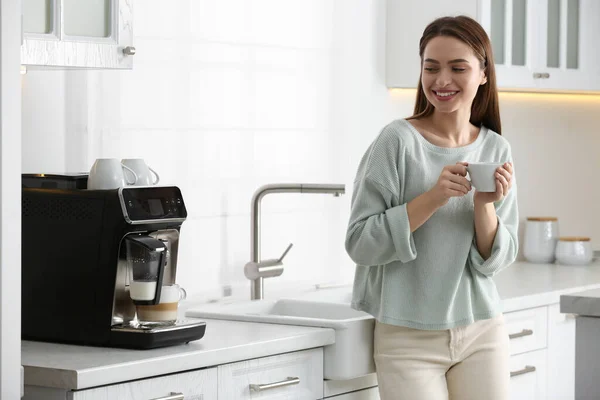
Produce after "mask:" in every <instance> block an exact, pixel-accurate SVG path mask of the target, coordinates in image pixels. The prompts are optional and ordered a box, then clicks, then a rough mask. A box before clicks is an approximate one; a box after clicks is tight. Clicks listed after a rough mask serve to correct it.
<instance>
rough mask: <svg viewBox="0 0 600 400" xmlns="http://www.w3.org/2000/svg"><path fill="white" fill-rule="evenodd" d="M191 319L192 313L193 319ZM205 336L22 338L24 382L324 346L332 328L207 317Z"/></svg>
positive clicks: (176, 368)
mask: <svg viewBox="0 0 600 400" xmlns="http://www.w3.org/2000/svg"><path fill="white" fill-rule="evenodd" d="M188 319H191V318H188ZM203 321H205V322H206V333H205V334H204V337H203V338H202V339H200V340H196V341H194V342H190V343H189V344H183V345H179V346H171V347H166V348H161V349H153V350H125V349H115V348H102V347H89V346H74V345H64V344H55V343H44V342H34V341H25V340H24V341H22V342H21V359H22V360H21V362H22V364H23V366H24V367H25V385H35V386H43V387H53V388H62V389H85V388H90V387H94V386H100V385H108V384H112V383H117V382H124V381H130V380H135V379H141V378H148V377H151V376H157V375H164V374H171V373H174V372H180V371H188V370H193V369H198V368H203V367H210V366H216V365H220V364H227V363H231V362H236V361H241V360H248V359H252V358H257V357H266V356H270V355H274V354H281V353H287V352H292V351H298V350H304V349H309V348H313V347H322V346H325V345H328V344H332V343H334V341H335V334H334V331H333V329H323V328H311V327H303V326H291V325H273V324H257V323H250V322H235V321H220V320H210V319H203Z"/></svg>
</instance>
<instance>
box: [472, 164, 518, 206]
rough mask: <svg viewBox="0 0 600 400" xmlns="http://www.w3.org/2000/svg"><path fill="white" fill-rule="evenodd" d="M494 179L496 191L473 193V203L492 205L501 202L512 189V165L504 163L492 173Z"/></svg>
mask: <svg viewBox="0 0 600 400" xmlns="http://www.w3.org/2000/svg"><path fill="white" fill-rule="evenodd" d="M494 177H495V178H496V191H495V192H478V191H475V194H474V195H473V201H474V202H475V203H480V204H486V203H493V202H496V201H500V200H502V199H503V198H504V197H505V196H506V195H508V191H509V190H510V188H511V187H512V177H513V165H512V163H509V162H507V163H504V165H502V166H500V167H498V169H497V170H496V172H495V173H494Z"/></svg>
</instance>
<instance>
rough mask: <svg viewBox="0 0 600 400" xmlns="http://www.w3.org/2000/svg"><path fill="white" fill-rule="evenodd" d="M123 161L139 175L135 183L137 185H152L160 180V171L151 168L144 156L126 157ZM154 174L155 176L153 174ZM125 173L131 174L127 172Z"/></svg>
mask: <svg viewBox="0 0 600 400" xmlns="http://www.w3.org/2000/svg"><path fill="white" fill-rule="evenodd" d="M121 162H122V163H123V165H125V166H126V167H128V168H129V169H131V170H132V171H133V172H135V174H136V175H137V180H136V181H135V183H133V185H135V186H152V185H156V184H157V183H158V182H159V181H160V176H159V175H158V173H157V172H156V171H155V170H153V169H152V168H150V167H149V166H148V165H147V164H146V162H145V161H144V160H143V159H142V158H124V159H122V160H121ZM153 174H154V176H152V175H153ZM125 175H126V176H128V175H130V174H129V173H128V172H125ZM154 178H156V180H154Z"/></svg>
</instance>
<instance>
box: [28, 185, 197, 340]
mask: <svg viewBox="0 0 600 400" xmlns="http://www.w3.org/2000/svg"><path fill="white" fill-rule="evenodd" d="M45 179H46V177H45V176H44V175H43V174H39V175H32V174H29V175H27V176H24V177H23V189H22V273H21V278H22V316H21V321H22V322H21V330H22V338H23V339H25V340H37V341H48V342H59V343H72V344H82V345H93V346H109V347H122V348H134V349H150V348H156V347H163V346H170V345H175V344H180V343H187V342H190V341H193V340H197V339H200V338H202V337H203V336H204V332H205V329H206V324H205V322H203V321H199V320H184V319H177V320H176V321H174V322H172V323H168V324H165V323H157V324H153V323H140V321H139V320H138V318H137V315H136V307H139V306H141V305H143V306H151V305H158V304H159V303H162V301H161V288H163V287H167V286H165V285H174V284H175V277H176V271H177V255H178V250H179V236H180V231H181V225H182V223H183V222H184V221H185V219H186V217H187V211H186V208H185V204H184V202H183V197H182V195H181V191H180V190H179V188H178V187H176V186H161V187H158V186H152V187H136V186H130V187H123V188H119V189H114V190H86V189H82V188H81V183H80V182H79V183H76V182H75V181H74V180H73V179H72V176H71V177H69V176H67V175H65V177H64V182H62V184H54V183H53V184H52V185H51V186H54V188H48V187H49V185H48V182H47V181H46V180H45ZM52 179H53V180H54V181H59V182H60V181H61V177H60V175H52ZM78 185H79V186H78ZM132 289H134V292H135V293H132ZM163 290H164V289H163ZM134 299H135V300H134ZM177 300H178V299H177ZM160 305H161V306H162V304H160Z"/></svg>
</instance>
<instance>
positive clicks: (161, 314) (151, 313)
mask: <svg viewBox="0 0 600 400" xmlns="http://www.w3.org/2000/svg"><path fill="white" fill-rule="evenodd" d="M185 298H186V292H185V289H183V288H182V287H181V286H179V285H170V286H163V287H162V288H161V293H160V303H159V304H156V305H136V306H135V307H136V311H137V319H138V322H139V323H140V324H142V325H172V324H174V323H175V322H176V321H177V307H178V305H179V302H180V301H181V300H184V299H185Z"/></svg>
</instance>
